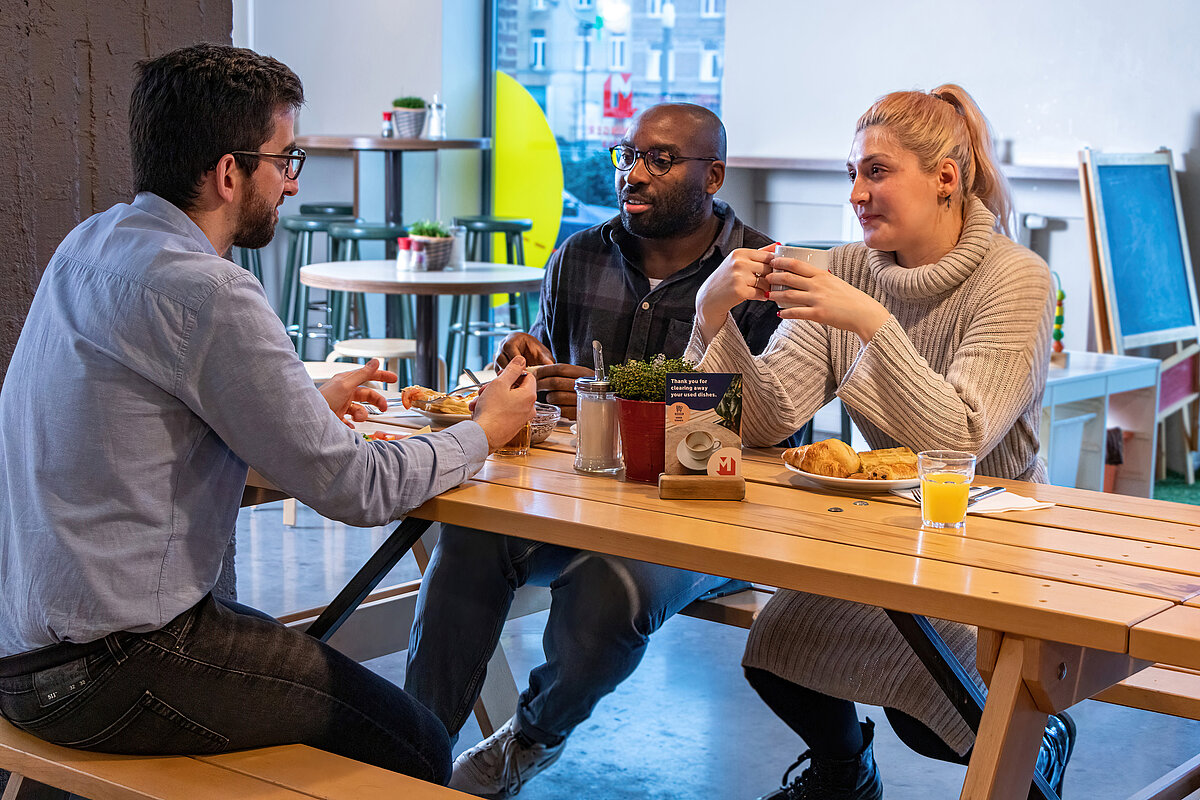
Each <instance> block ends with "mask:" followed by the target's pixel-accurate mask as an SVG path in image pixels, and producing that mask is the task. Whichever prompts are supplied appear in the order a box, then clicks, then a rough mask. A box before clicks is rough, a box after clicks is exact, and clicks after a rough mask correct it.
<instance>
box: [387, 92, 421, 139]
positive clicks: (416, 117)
mask: <svg viewBox="0 0 1200 800" xmlns="http://www.w3.org/2000/svg"><path fill="white" fill-rule="evenodd" d="M425 107H426V103H425V100H424V99H423V98H420V97H397V98H396V99H395V100H393V101H392V131H393V132H394V133H395V134H396V138H398V139H415V138H417V137H418V136H420V135H421V129H422V128H424V127H425Z"/></svg>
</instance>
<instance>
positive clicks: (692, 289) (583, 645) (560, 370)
mask: <svg viewBox="0 0 1200 800" xmlns="http://www.w3.org/2000/svg"><path fill="white" fill-rule="evenodd" d="M612 159H613V166H614V167H616V189H617V198H618V200H619V202H620V214H619V215H618V216H617V217H615V218H613V219H611V220H609V221H607V222H605V223H603V224H602V225H598V226H596V227H594V228H589V229H588V230H585V231H580V232H579V233H577V234H575V235H574V236H572V237H571V238H570V239H568V240H567V241H566V242H564V243H563V245H562V247H561V248H559V249H558V250H557V251H556V252H555V253H554V255H553V256H551V259H550V263H549V265H548V266H547V268H546V278H545V280H544V282H543V284H542V295H541V307H540V310H539V313H538V318H537V320H536V321H535V322H534V325H533V328H532V330H531V331H530V333H528V334H525V333H514V334H512V335H510V336H509V337H508V338H507V339H505V341H504V343H503V345H502V346H501V350H500V353H499V355H498V356H497V364H498V365H500V366H503V365H505V364H507V363H509V362H510V361H511V360H514V359H518V360H519V359H524V360H526V361H527V362H528V363H530V364H542V365H546V366H543V367H541V368H540V369H539V371H538V390H539V391H540V392H545V393H547V402H550V403H554V404H556V405H559V406H562V408H563V412H564V414H565V415H566V416H569V417H574V411H575V390H574V382H575V379H576V378H578V377H582V376H590V375H592V374H593V372H592V369H591V368H590V367H587V366H583V365H585V364H591V363H592V340H598V341H599V342H600V343H601V344H602V345H603V347H604V353H605V356H606V358H607V360H608V361H609V363H620V362H622V361H624V360H626V359H631V358H632V359H642V360H646V359H650V358H652V357H653V356H655V355H657V354H659V353H663V354H665V355H667V356H681V355H682V354H683V352H684V350H685V348H686V347H687V343H688V337H689V336H690V334H691V330H692V317H693V315H694V313H695V306H696V291H697V290H698V289H699V288H700V285H701V284H703V283H704V280H705V278H707V277H708V276H709V275H710V274H712V272H713V271H714V270H716V269H717V267H718V266H719V265H720V264H721V263H722V261H723V260H724V259H725V258H726V257H727V256H728V255H729V254H730V253H731V252H732V251H734V250H736V249H737V248H740V247H752V248H760V247H763V246H764V245H768V244H770V243H771V242H772V240H771V239H770V238H768V237H767V236H765V235H763V234H761V233H759V232H758V231H756V230H754V229H753V228H750V227H748V226H746V225H745V224H743V223H742V222H741V220H739V219H738V218H737V217H736V216H735V215H734V213H733V210H732V209H730V207H729V206H728V205H726V204H725V203H723V202H721V201H720V200H716V199H714V197H713V195H715V194H716V193H717V190H719V189H720V188H721V184H722V183H723V181H724V179H725V127H724V126H723V125H722V124H721V120H720V119H718V118H717V116H716V115H715V114H713V113H712V112H711V111H709V110H708V109H706V108H703V107H701V106H696V105H691V104H686V103H667V104H663V105H657V106H653V107H651V108H648V109H646V110H645V111H644V112H642V114H641V115H640V116H638V117H637V118H636V119H635V120H634V122H633V124H632V126H631V127H630V129H629V132H628V134H627V135H626V136H625V138H624V139H622V140H621V142H620V143H619V144H618V145H616V146H615V147H613V148H612ZM777 310H778V309H777V307H776V306H775V304H774V303H770V302H761V301H748V302H746V303H743V304H742V305H741V306H739V307H737V308H736V309H734V311H733V316H734V319H735V320H737V323H738V327H739V328H740V329H741V331H742V334H743V335H744V336H745V337H746V341H747V342H748V343H749V344H750V347H751V349H752V350H753V351H754V352H759V351H760V350H762V348H763V347H764V346H765V345H766V343H767V340H768V339H769V338H770V336H771V332H772V331H774V330H775V327H776V325H778V323H779V318H778V316H777V314H776V312H777ZM726 582H727V579H726V578H719V577H714V576H711V575H703V574H700V573H695V572H686V571H684V570H679V569H673V568H671V567H664V566H660V565H657V564H647V563H644V562H641V561H633V560H630V559H625V558H618V557H616V556H609V555H603V554H600V553H591V552H587V551H581V550H573V549H571V548H566V547H559V546H557V545H550V544H543V543H541V542H535V541H531V540H528V539H520V538H516V537H511V536H500V535H496V534H492V533H485V532H482V531H475V530H469V529H465V528H459V527H455V526H450V525H446V526H443V530H442V535H441V537H440V539H439V541H438V544H437V546H436V547H435V548H434V552H433V555H432V558H431V560H430V564H429V568H428V569H427V570H426V572H425V577H424V579H423V580H422V582H421V590H420V595H419V598H418V601H417V617H416V620H415V621H414V623H413V630H412V635H411V637H410V641H409V651H408V652H409V660H408V672H407V676H406V679H405V689H406V690H407V691H408V692H409V693H411V694H412V695H413V696H414V697H416V698H417V699H418V700H420V701H421V702H422V703H424V704H425V705H426V706H428V707H429V708H430V710H432V711H433V712H434V714H436V715H437V716H438V718H439V719H441V720H442V722H443V723H444V724H445V725H446V729H447V730H448V731H449V732H450V735H451V736H452V737H456V736H457V735H458V731H459V729H460V728H462V726H463V723H464V722H465V721H466V718H467V715H468V714H469V713H470V711H471V709H472V708H473V707H474V705H475V700H476V699H477V698H478V696H479V692H480V689H481V686H482V682H483V678H484V676H485V672H486V665H487V663H488V660H489V659H490V658H491V655H492V652H493V651H494V650H495V648H496V643H497V642H498V641H499V638H500V630H501V628H502V626H503V623H504V619H505V617H506V616H507V614H508V609H509V606H510V605H511V603H512V599H513V592H514V591H515V590H516V589H517V587H519V586H521V585H523V584H525V583H532V584H535V585H541V586H550V588H551V597H552V599H551V604H550V617H549V620H548V622H547V623H546V633H545V638H544V647H545V651H546V663H545V664H542V665H541V666H539V667H537V668H536V669H534V670H533V671H532V672H531V673H530V675H529V688H528V689H527V690H526V691H525V692H524V693H523V694H522V695H521V698H520V702H519V705H518V709H517V713H516V715H515V716H514V717H513V718H512V719H510V720H509V721H508V722H507V723H505V724H504V726H503V727H501V728H500V730H498V731H496V733H495V734H493V735H492V736H490V737H488V738H487V739H485V740H484V741H483V742H481V743H480V744H478V745H476V746H475V747H473V748H471V749H469V750H467V751H466V752H464V753H463V754H462V755H460V756H459V757H458V759H457V760H456V761H455V762H454V774H453V776H452V777H451V780H450V786H451V787H453V788H456V789H460V790H462V791H467V792H471V793H473V794H476V795H480V796H483V797H493V798H503V797H508V796H509V795H510V793H511V794H515V793H516V792H515V791H512V790H510V788H509V787H517V788H518V789H519V787H520V785H521V783H522V782H523V781H528V780H529V779H530V778H532V777H533V776H534V775H536V774H537V773H538V772H540V771H541V770H543V769H545V768H546V767H547V766H549V765H550V764H551V763H553V762H554V761H555V759H557V758H558V757H559V755H560V754H561V753H562V750H563V747H564V745H565V743H566V738H567V736H568V734H570V732H571V731H572V730H573V729H574V728H575V726H577V725H578V724H579V723H581V722H583V721H584V720H585V719H587V718H588V716H589V715H590V714H591V712H592V709H593V708H594V707H595V706H596V703H598V702H599V701H600V699H601V698H602V697H604V696H605V695H606V694H608V693H609V692H611V691H612V690H613V689H615V688H616V687H617V685H618V684H619V683H620V682H621V681H623V680H624V679H625V678H626V677H628V676H629V675H630V674H632V673H633V670H634V669H635V668H636V667H637V665H638V663H639V662H640V661H641V659H642V655H643V654H644V652H645V648H646V644H647V641H648V640H649V637H650V634H651V633H653V632H654V631H655V630H657V629H658V627H659V626H660V625H661V624H662V623H663V622H664V621H665V620H666V619H667V618H668V617H670V616H672V615H673V614H675V613H676V612H677V611H679V610H680V609H682V608H683V607H684V606H686V605H688V604H689V603H691V602H692V601H693V600H695V599H696V598H698V597H700V596H701V595H704V594H706V593H707V592H709V591H712V590H714V589H717V588H718V587H720V586H722V585H723V584H725V583H726Z"/></svg>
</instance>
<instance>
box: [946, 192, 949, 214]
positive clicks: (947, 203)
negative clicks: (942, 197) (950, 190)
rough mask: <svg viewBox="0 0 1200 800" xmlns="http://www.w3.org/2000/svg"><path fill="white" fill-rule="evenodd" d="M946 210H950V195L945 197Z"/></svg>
mask: <svg viewBox="0 0 1200 800" xmlns="http://www.w3.org/2000/svg"><path fill="white" fill-rule="evenodd" d="M946 210H947V211H949V210H950V195H946Z"/></svg>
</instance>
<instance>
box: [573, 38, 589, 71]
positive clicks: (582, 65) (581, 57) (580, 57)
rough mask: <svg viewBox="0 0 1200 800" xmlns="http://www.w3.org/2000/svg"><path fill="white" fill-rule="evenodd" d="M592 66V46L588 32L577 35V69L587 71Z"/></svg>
mask: <svg viewBox="0 0 1200 800" xmlns="http://www.w3.org/2000/svg"><path fill="white" fill-rule="evenodd" d="M591 68H592V47H591V41H590V40H589V37H588V36H587V34H582V35H579V36H576V37H575V71H576V72H586V71H588V70H590V69H591Z"/></svg>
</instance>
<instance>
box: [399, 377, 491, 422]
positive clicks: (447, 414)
mask: <svg viewBox="0 0 1200 800" xmlns="http://www.w3.org/2000/svg"><path fill="white" fill-rule="evenodd" d="M478 396H479V389H478V388H472V389H471V390H469V391H467V390H459V391H456V392H451V393H450V394H446V393H445V392H438V391H434V390H433V389H427V388H425V387H424V386H406V387H405V388H404V390H403V391H401V392H400V403H401V405H403V406H404V407H405V408H409V409H412V410H413V411H416V412H417V413H418V414H421V415H422V416H425V417H428V418H429V419H430V420H432V421H433V422H436V423H438V424H440V425H453V424H454V423H456V422H462V421H463V420H464V419H470V418H471V401H472V400H474V399H475V398H476V397H478Z"/></svg>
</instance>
